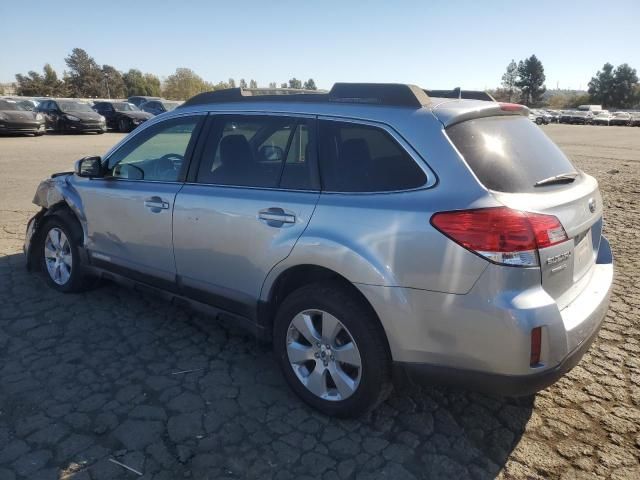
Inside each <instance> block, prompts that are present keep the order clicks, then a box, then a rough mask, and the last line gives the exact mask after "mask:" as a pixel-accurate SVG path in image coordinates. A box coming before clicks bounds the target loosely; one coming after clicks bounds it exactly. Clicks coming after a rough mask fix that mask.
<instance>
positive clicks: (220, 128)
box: [196, 115, 317, 190]
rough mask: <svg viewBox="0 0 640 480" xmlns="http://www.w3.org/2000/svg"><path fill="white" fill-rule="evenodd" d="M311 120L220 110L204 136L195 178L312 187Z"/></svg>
mask: <svg viewBox="0 0 640 480" xmlns="http://www.w3.org/2000/svg"><path fill="white" fill-rule="evenodd" d="M312 126H313V122H312V121H311V120H308V119H304V118H295V117H285V116H267V115H257V116H250V115H220V116H218V117H217V118H216V120H215V122H214V126H213V130H212V134H211V135H210V137H209V139H208V140H207V144H206V146H205V149H204V152H203V155H202V160H201V162H200V167H199V169H198V174H197V180H196V181H197V182H199V183H210V184H216V185H233V186H246V187H264V188H287V189H296V190H315V189H317V180H316V179H315V175H314V166H313V165H314V164H313V163H312V159H313V156H314V152H313V149H312V147H311V145H312V143H311V136H310V135H309V132H311V131H312Z"/></svg>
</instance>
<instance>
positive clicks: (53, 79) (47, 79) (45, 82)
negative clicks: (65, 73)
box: [16, 63, 66, 97]
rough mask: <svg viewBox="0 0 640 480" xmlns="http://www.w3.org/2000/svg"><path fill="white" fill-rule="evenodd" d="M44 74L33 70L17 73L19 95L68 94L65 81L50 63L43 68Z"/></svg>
mask: <svg viewBox="0 0 640 480" xmlns="http://www.w3.org/2000/svg"><path fill="white" fill-rule="evenodd" d="M42 71H43V75H40V74H39V73H37V72H34V71H33V70H32V71H30V72H29V73H28V74H27V75H21V74H17V75H16V81H17V82H18V88H17V93H18V95H26V96H30V97H39V96H42V97H62V96H65V95H66V88H65V83H64V82H63V81H62V80H60V79H58V74H57V73H56V71H55V70H54V69H53V67H52V66H51V65H49V64H48V63H47V64H45V66H44V68H43V69H42Z"/></svg>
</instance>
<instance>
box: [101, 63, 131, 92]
mask: <svg viewBox="0 0 640 480" xmlns="http://www.w3.org/2000/svg"><path fill="white" fill-rule="evenodd" d="M102 78H103V79H104V83H103V88H102V92H101V95H100V96H101V97H106V98H124V97H126V96H127V87H126V85H125V83H124V79H123V78H122V73H120V72H119V71H118V70H116V69H115V68H114V67H112V66H111V65H103V66H102Z"/></svg>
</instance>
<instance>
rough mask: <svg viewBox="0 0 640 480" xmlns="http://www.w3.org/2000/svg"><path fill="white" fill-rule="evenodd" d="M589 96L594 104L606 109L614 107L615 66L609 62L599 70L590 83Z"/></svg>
mask: <svg viewBox="0 0 640 480" xmlns="http://www.w3.org/2000/svg"><path fill="white" fill-rule="evenodd" d="M589 95H590V98H591V100H590V101H591V102H592V103H597V104H600V105H602V106H603V107H605V108H608V107H611V106H613V102H614V78H613V65H611V64H610V63H609V62H607V63H605V64H604V65H603V66H602V71H600V70H598V71H597V72H596V75H595V77H592V78H591V81H590V82H589Z"/></svg>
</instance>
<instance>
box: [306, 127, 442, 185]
mask: <svg viewBox="0 0 640 480" xmlns="http://www.w3.org/2000/svg"><path fill="white" fill-rule="evenodd" d="M317 119H318V121H321V120H326V121H332V122H341V123H352V124H355V125H366V126H369V127H374V128H380V129H382V130H384V131H385V132H387V133H388V134H389V135H390V136H391V138H393V139H394V140H395V141H396V142H397V143H398V145H399V146H400V147H401V148H402V149H403V150H404V151H405V153H406V154H407V155H409V157H410V158H411V159H412V160H413V161H414V162H415V163H416V164H417V165H418V168H420V170H422V172H423V173H424V174H425V176H426V177H427V181H426V182H425V183H424V184H423V185H421V186H419V187H415V188H404V189H400V190H385V191H379V192H342V191H334V190H324V189H323V190H322V193H328V194H332V195H388V194H393V193H405V192H415V191H419V190H426V189H429V188H432V187H434V186H435V185H436V184H437V183H438V177H437V176H436V174H435V172H434V171H433V170H432V169H431V167H430V166H429V164H428V163H427V161H426V160H425V159H424V158H422V156H421V155H420V154H419V153H418V152H417V151H416V150H415V149H414V148H413V147H412V146H411V144H410V143H409V142H407V141H406V140H405V139H404V138H403V137H402V136H401V135H400V134H399V133H398V132H397V131H396V130H395V129H394V128H393V127H391V126H390V125H388V124H386V123H382V122H375V121H371V120H361V119H357V118H350V117H342V116H330V115H321V116H318V117H317ZM318 162H320V159H318Z"/></svg>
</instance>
